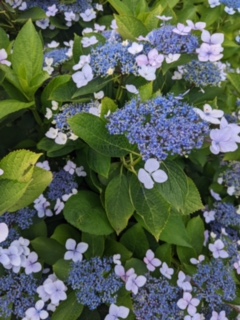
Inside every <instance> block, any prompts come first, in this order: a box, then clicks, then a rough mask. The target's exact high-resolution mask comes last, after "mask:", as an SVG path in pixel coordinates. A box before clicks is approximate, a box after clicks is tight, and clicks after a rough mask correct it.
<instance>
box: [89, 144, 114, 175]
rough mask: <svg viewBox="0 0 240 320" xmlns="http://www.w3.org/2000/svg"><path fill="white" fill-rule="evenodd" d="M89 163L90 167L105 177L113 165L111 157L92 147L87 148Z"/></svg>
mask: <svg viewBox="0 0 240 320" xmlns="http://www.w3.org/2000/svg"><path fill="white" fill-rule="evenodd" d="M86 152H87V163H88V165H89V167H90V168H91V169H92V170H93V171H95V172H97V173H99V174H100V175H102V176H104V177H106V178H107V177H108V173H109V170H110V165H111V158H110V157H107V156H105V155H103V154H101V153H99V152H97V151H95V150H93V149H92V148H88V149H87V151H86Z"/></svg>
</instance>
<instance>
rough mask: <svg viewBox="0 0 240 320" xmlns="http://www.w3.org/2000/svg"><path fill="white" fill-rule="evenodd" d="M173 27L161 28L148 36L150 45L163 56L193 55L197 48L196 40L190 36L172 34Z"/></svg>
mask: <svg viewBox="0 0 240 320" xmlns="http://www.w3.org/2000/svg"><path fill="white" fill-rule="evenodd" d="M174 28H175V27H174V26H171V25H165V26H162V27H161V28H159V29H156V30H153V31H151V32H150V33H149V34H148V40H149V42H150V43H151V45H152V46H153V47H154V48H156V49H157V50H158V51H159V52H161V53H163V54H169V53H172V54H174V53H188V54H189V53H195V51H196V49H197V48H198V47H199V42H198V38H197V37H196V36H194V35H192V34H190V33H189V34H187V35H180V34H177V33H175V32H173V29H174Z"/></svg>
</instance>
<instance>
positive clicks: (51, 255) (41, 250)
mask: <svg viewBox="0 0 240 320" xmlns="http://www.w3.org/2000/svg"><path fill="white" fill-rule="evenodd" d="M31 245H32V247H33V249H34V251H36V253H37V254H38V256H39V258H40V259H42V260H43V261H44V262H46V263H47V264H49V265H51V266H52V265H53V264H54V263H56V262H57V261H58V260H59V259H61V258H63V256H64V254H65V252H66V249H65V247H64V246H63V245H61V244H60V243H59V242H57V241H56V240H54V239H50V238H46V237H38V238H35V239H34V240H32V241H31Z"/></svg>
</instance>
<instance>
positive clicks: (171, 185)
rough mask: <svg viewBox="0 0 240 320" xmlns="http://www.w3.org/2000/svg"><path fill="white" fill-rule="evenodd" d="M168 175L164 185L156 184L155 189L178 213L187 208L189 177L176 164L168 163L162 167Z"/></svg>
mask: <svg viewBox="0 0 240 320" xmlns="http://www.w3.org/2000/svg"><path fill="white" fill-rule="evenodd" d="M162 169H164V170H165V171H166V173H167V175H168V180H167V181H166V182H164V183H156V184H155V188H156V189H157V190H158V191H159V193H160V194H161V195H162V196H163V198H164V199H165V200H166V201H167V202H168V203H169V205H171V206H173V207H174V208H175V209H177V210H178V211H180V212H181V211H183V210H184V208H185V202H186V196H187V193H188V183H187V176H186V175H185V173H184V172H183V170H182V169H181V168H180V167H179V165H178V164H177V163H176V162H171V161H166V162H164V165H163V166H162Z"/></svg>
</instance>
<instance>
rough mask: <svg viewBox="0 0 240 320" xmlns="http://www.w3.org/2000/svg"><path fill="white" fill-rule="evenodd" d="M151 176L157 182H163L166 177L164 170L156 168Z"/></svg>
mask: <svg viewBox="0 0 240 320" xmlns="http://www.w3.org/2000/svg"><path fill="white" fill-rule="evenodd" d="M152 177H153V180H154V181H155V182H158V183H163V182H165V181H167V179H168V176H167V174H166V172H164V171H163V170H157V171H155V172H153V173H152Z"/></svg>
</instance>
